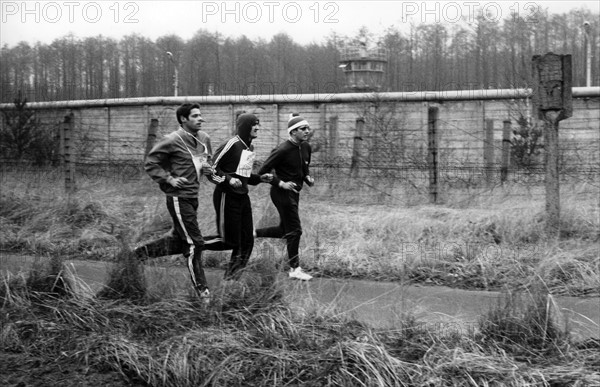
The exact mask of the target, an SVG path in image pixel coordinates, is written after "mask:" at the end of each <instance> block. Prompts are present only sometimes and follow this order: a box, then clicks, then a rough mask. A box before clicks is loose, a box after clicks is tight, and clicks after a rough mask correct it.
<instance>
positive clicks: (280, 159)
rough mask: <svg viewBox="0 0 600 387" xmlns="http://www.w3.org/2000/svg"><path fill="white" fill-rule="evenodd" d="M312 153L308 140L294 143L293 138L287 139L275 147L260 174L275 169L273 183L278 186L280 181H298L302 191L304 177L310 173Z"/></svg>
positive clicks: (298, 186) (298, 187)
mask: <svg viewBox="0 0 600 387" xmlns="http://www.w3.org/2000/svg"><path fill="white" fill-rule="evenodd" d="M311 153H312V150H311V147H310V144H309V143H308V142H306V141H303V142H301V143H294V142H292V141H291V140H287V141H285V142H283V143H281V144H279V146H278V147H277V148H275V149H273V151H272V152H271V154H270V155H269V157H268V158H267V159H266V160H265V162H264V163H263V165H262V166H261V168H260V170H259V171H258V174H259V175H262V174H264V173H269V172H271V171H272V170H273V169H275V176H273V181H272V182H271V185H274V186H276V187H277V186H279V182H280V181H284V182H287V181H293V182H294V183H296V187H297V188H296V190H297V191H300V190H301V189H302V185H303V184H304V179H305V178H306V176H308V175H309V174H310V173H309V165H310V156H311Z"/></svg>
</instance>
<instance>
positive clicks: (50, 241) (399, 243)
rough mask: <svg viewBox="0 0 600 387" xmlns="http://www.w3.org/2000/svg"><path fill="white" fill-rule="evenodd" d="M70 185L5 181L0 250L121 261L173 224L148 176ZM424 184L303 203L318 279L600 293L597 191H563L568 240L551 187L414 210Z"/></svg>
mask: <svg viewBox="0 0 600 387" xmlns="http://www.w3.org/2000/svg"><path fill="white" fill-rule="evenodd" d="M62 184H63V183H62V181H61V179H60V176H59V175H58V174H57V173H56V172H55V171H52V170H51V171H46V172H44V173H42V172H40V173H39V174H37V175H36V174H26V175H20V174H17V173H4V174H3V175H2V186H3V187H6V188H5V189H3V191H2V193H1V195H0V226H2V227H1V228H0V240H1V245H0V248H2V249H5V250H11V251H19V252H27V253H34V254H51V255H60V256H63V257H65V258H77V259H85V258H92V259H101V260H115V259H116V257H117V255H118V254H119V250H120V243H121V242H119V241H120V240H122V239H124V240H127V241H128V242H129V243H138V242H140V241H143V240H147V239H151V238H153V237H156V236H158V235H160V234H163V233H165V232H167V231H168V230H169V229H170V227H171V220H170V217H169V215H168V213H167V211H166V208H165V205H164V196H163V195H162V194H161V193H160V191H159V190H158V188H157V187H156V185H155V184H154V183H153V182H152V181H151V180H150V179H148V178H147V177H146V176H143V175H140V176H135V179H133V180H128V179H126V178H124V177H123V176H119V175H116V176H114V177H112V178H107V177H103V178H93V177H92V178H81V179H80V180H79V181H78V186H79V189H78V191H77V192H76V193H75V194H73V195H65V194H64V192H63V190H62ZM414 189H415V188H410V187H404V188H402V187H400V186H397V187H396V188H394V191H393V192H394V195H395V197H396V198H398V197H400V198H403V200H401V201H400V203H398V201H397V200H396V201H395V202H394V201H392V202H390V201H388V202H387V203H388V204H379V205H376V204H373V203H376V202H377V201H376V196H377V195H376V194H375V193H376V192H377V191H373V190H372V189H371V188H370V187H366V186H362V185H357V186H356V187H354V186H353V185H352V184H345V185H344V186H343V187H342V186H341V185H340V184H337V183H333V184H322V185H321V186H317V187H316V188H313V189H307V190H306V192H304V193H303V195H302V200H301V203H300V207H301V220H302V224H303V229H304V234H303V237H302V242H301V259H302V264H303V265H304V266H307V267H308V268H310V269H311V270H313V271H314V272H315V273H319V274H320V275H332V276H348V277H361V278H370V279H382V280H401V281H413V282H421V283H430V284H443V285H449V286H456V287H462V288H469V289H473V288H476V289H501V288H504V287H506V286H508V287H511V288H518V287H527V286H529V285H530V284H531V283H533V282H535V281H536V279H537V278H541V279H542V280H543V281H544V283H546V284H547V286H548V287H549V289H550V290H551V292H552V293H554V294H559V293H560V294H569V295H598V294H600V257H599V256H598V254H597V251H598V249H599V248H600V212H599V208H598V202H597V195H594V192H597V188H595V187H594V186H593V185H590V184H588V183H579V184H574V185H564V186H563V187H562V191H563V195H562V209H561V237H560V239H558V240H552V239H548V238H547V237H546V235H545V231H544V222H545V220H544V197H543V189H542V187H539V186H537V187H535V186H534V187H530V186H525V185H509V184H507V185H505V186H501V187H494V188H492V189H467V190H465V189H463V190H462V191H460V190H454V191H449V192H448V193H447V194H445V196H444V201H445V202H446V203H447V204H446V205H435V206H433V205H424V204H419V205H415V204H414V201H415V200H417V199H416V197H415V193H414V192H412V191H411V190H414ZM369 190H370V191H369ZM594 190H595V191H594ZM457 192H462V196H458V194H457ZM401 195H407V196H401ZM251 197H252V201H253V207H254V217H255V222H256V224H257V227H261V226H264V225H272V224H276V223H277V222H278V218H277V216H276V212H275V209H274V207H273V206H272V204H271V203H270V199H269V197H268V186H267V185H264V184H263V185H260V186H258V187H256V188H251ZM422 199H423V200H420V202H421V203H423V202H424V200H426V198H422ZM409 202H411V203H412V205H410V206H407V204H411V203H409ZM390 203H393V204H390ZM199 223H200V226H201V230H203V233H204V234H212V233H214V231H215V225H214V210H213V208H212V187H211V186H210V185H209V184H204V185H203V186H202V192H201V195H200V211H199ZM121 236H122V237H123V238H121ZM119 238H121V239H119ZM205 256H206V265H207V266H220V265H222V264H223V262H226V261H227V259H228V253H227V252H208V253H207V254H205ZM267 256H268V257H269V259H271V260H275V261H279V262H281V263H282V266H285V259H284V256H285V247H284V243H283V241H277V240H268V239H265V240H258V241H257V243H256V246H255V252H254V254H253V257H252V260H256V259H258V258H266V257H267Z"/></svg>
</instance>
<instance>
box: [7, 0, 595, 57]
mask: <svg viewBox="0 0 600 387" xmlns="http://www.w3.org/2000/svg"><path fill="white" fill-rule="evenodd" d="M599 4H600V2H599V1H566V0H565V1H536V2H532V1H469V0H466V1H427V2H424V1H398V0H396V1H368V0H363V1H314V0H309V1H270V0H265V1H198V0H187V1H179V0H171V1H157V0H141V1H140V0H138V1H115V0H108V1H107V0H99V1H71V0H65V1H22V0H21V1H5V0H0V6H1V8H0V11H1V18H2V20H1V27H0V44H2V45H4V44H8V45H9V46H14V45H15V44H17V43H18V42H20V41H26V42H28V43H30V44H35V43H36V42H38V41H39V42H42V43H51V42H52V41H53V40H54V39H57V38H61V37H63V36H66V35H67V34H69V33H72V34H73V35H74V36H76V37H78V38H83V37H90V36H98V35H103V36H107V37H111V38H115V39H117V40H118V39H120V38H121V37H123V36H125V35H129V34H134V33H137V34H139V35H142V36H145V37H147V38H149V39H151V40H156V38H158V37H160V36H163V35H167V34H175V35H178V36H180V37H182V38H183V39H185V40H187V39H189V38H191V37H192V36H193V35H194V33H195V32H197V31H198V30H199V29H205V30H207V31H209V32H219V33H221V34H222V35H223V36H224V37H238V36H241V35H246V36H247V37H248V38H250V39H258V38H264V39H267V40H268V39H270V38H271V37H272V36H273V35H275V34H277V33H279V32H286V33H288V34H289V35H290V36H291V37H292V38H293V39H294V40H295V41H296V42H298V43H301V44H307V43H310V42H316V43H320V42H323V41H324V39H325V38H326V37H327V36H328V35H330V34H331V32H333V31H335V32H336V33H338V34H339V35H347V36H354V35H356V33H357V31H358V29H359V28H360V27H361V26H366V27H367V28H368V29H369V30H370V31H371V32H373V33H375V34H381V33H382V32H383V31H384V30H385V29H387V28H389V27H392V26H394V27H397V28H400V29H403V28H406V27H407V26H409V25H410V23H411V22H413V23H415V24H420V23H436V22H440V23H449V24H452V23H457V22H458V20H459V14H460V15H462V17H463V18H466V19H467V21H468V20H473V19H474V18H475V17H477V15H481V14H482V13H483V14H485V15H487V16H486V17H487V18H489V20H501V19H503V18H505V17H507V16H508V15H510V14H511V10H512V11H514V12H518V13H519V14H520V15H521V16H523V17H524V18H525V19H526V20H528V21H529V22H532V23H535V21H536V14H537V13H538V12H541V11H542V10H544V9H548V10H549V12H551V13H563V12H568V11H569V10H570V9H579V8H581V7H584V8H587V9H589V10H590V11H592V12H593V13H594V14H596V15H598V14H600V5H599Z"/></svg>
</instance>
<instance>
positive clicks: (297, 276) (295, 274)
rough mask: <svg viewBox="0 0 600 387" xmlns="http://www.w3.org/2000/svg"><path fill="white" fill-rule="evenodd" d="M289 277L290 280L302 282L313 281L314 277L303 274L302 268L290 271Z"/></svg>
mask: <svg viewBox="0 0 600 387" xmlns="http://www.w3.org/2000/svg"><path fill="white" fill-rule="evenodd" d="M289 276H290V278H295V279H299V280H301V281H310V280H311V279H312V275H310V274H307V273H305V272H303V271H302V268H301V267H300V266H298V267H297V268H295V269H290V272H289Z"/></svg>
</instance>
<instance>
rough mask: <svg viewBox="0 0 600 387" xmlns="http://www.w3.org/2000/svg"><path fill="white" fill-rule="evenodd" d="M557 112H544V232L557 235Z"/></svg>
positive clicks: (558, 209)
mask: <svg viewBox="0 0 600 387" xmlns="http://www.w3.org/2000/svg"><path fill="white" fill-rule="evenodd" d="M558 115H559V113H558V112H553V111H548V112H546V113H545V120H544V121H545V125H544V126H545V128H544V136H545V137H546V141H545V142H546V144H545V153H544V154H545V158H546V215H547V217H548V219H547V222H546V232H547V233H548V235H551V236H558V233H559V221H560V186H559V180H558V167H559V162H558V119H557V118H558Z"/></svg>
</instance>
